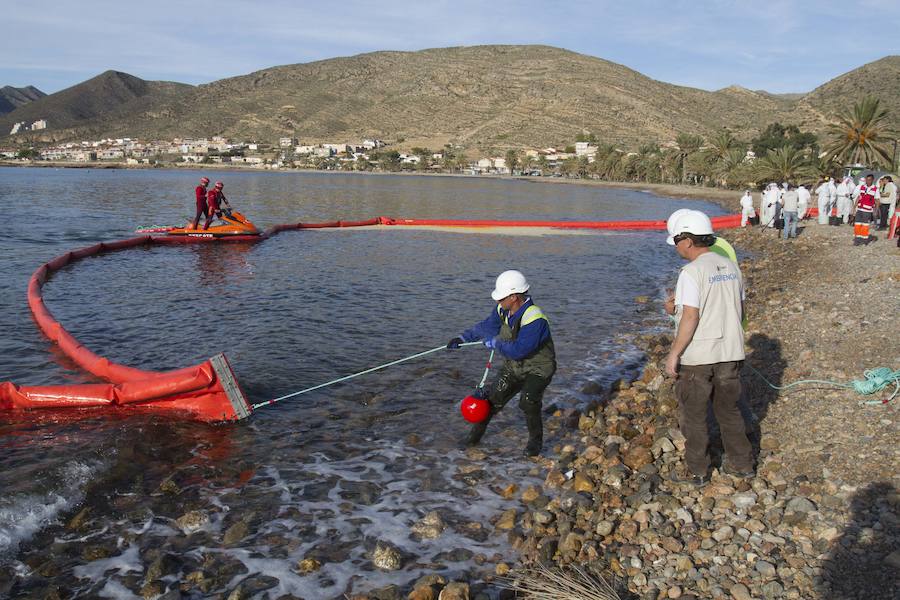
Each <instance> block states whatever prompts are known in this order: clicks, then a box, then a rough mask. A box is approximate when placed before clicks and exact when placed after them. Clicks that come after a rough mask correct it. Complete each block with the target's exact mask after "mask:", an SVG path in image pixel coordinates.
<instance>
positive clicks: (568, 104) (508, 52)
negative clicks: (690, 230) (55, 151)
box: [0, 45, 900, 148]
mask: <svg viewBox="0 0 900 600" xmlns="http://www.w3.org/2000/svg"><path fill="white" fill-rule="evenodd" d="M894 75H896V78H894V79H892V77H894ZM896 81H900V57H895V56H894V57H892V56H888V57H885V58H883V59H880V60H878V61H875V62H873V63H869V64H867V65H863V66H862V67H860V68H858V69H855V70H853V71H850V72H848V73H845V74H843V75H841V76H839V77H837V78H835V79H833V80H831V81H829V82H826V83H824V84H822V85H821V86H819V87H818V88H816V89H815V90H813V91H812V92H810V93H809V94H805V95H802V96H801V97H799V98H797V97H794V95H787V94H785V95H779V94H770V93H768V92H763V91H753V90H749V89H746V88H744V87H742V86H739V85H732V86H728V87H726V88H722V89H720V90H717V91H712V92H710V91H706V90H700V89H696V88H690V87H687V86H679V85H674V84H670V83H666V82H661V81H657V80H654V79H652V78H650V77H647V76H646V75H643V74H641V73H639V72H638V71H635V70H633V69H630V68H629V67H627V66H625V65H620V64H617V63H614V62H611V61H608V60H605V59H602V58H597V57H592V56H588V55H584V54H579V53H576V52H571V51H569V50H564V49H560V48H554V47H551V46H537V45H504V46H497V45H490V46H457V47H450V48H430V49H425V50H419V51H412V52H410V51H390V50H388V51H379V52H371V53H366V54H359V55H355V56H347V57H339V58H330V59H325V60H319V61H314V62H309V63H296V64H288V65H279V66H274V67H269V68H267V69H261V70H258V71H254V72H252V73H248V74H246V75H239V76H236V77H230V78H226V79H221V80H218V81H214V82H211V83H207V84H202V85H198V86H188V85H185V84H178V83H173V82H147V81H144V80H141V79H139V78H136V77H134V76H131V75H128V74H125V73H119V72H115V71H107V72H105V73H103V74H101V75H98V76H97V77H95V78H92V79H91V80H88V81H87V82H83V83H82V84H78V85H76V86H73V87H71V88H68V89H67V90H62V91H60V92H57V93H56V94H51V95H50V96H47V97H45V98H42V99H39V100H36V101H34V102H32V103H29V104H28V105H25V106H23V107H21V108H18V109H16V110H15V111H13V112H12V113H10V114H8V115H5V116H2V117H0V132H3V131H4V130H5V131H9V129H8V128H7V125H8V123H10V122H11V121H12V120H28V119H31V118H47V119H48V121H49V124H50V126H49V127H48V130H47V131H46V132H42V135H41V139H47V140H54V139H67V137H68V139H75V138H79V137H85V136H91V135H93V136H95V137H107V136H117V137H118V136H123V135H131V136H132V137H149V138H156V139H171V138H173V137H180V136H187V137H206V136H212V135H224V136H227V137H229V138H233V139H257V140H275V139H277V138H278V137H282V136H285V137H286V136H290V137H297V138H300V139H301V140H319V141H323V140H328V139H331V140H350V139H359V138H362V137H378V138H381V139H386V140H397V139H400V138H405V139H407V140H409V139H415V140H421V141H422V144H423V145H426V144H436V145H437V146H441V145H443V143H445V142H453V143H458V144H462V145H469V146H477V147H484V148H494V147H497V148H502V147H523V146H547V145H561V144H567V143H571V140H573V139H574V137H575V136H576V135H578V134H579V133H582V132H583V131H590V132H593V133H595V134H596V135H597V136H598V137H599V138H600V139H601V140H602V141H606V142H613V143H616V144H620V145H626V146H629V147H636V146H637V145H640V144H642V143H659V142H663V141H666V140H671V139H674V138H675V137H676V136H677V134H678V133H698V134H701V135H704V136H710V135H713V134H715V132H717V131H719V130H721V129H722V128H723V127H724V128H728V129H730V130H731V131H732V132H733V133H735V135H737V136H739V137H743V138H747V139H749V137H750V136H753V135H754V134H755V133H758V132H759V131H760V130H761V129H763V128H764V127H765V126H766V125H767V124H769V123H771V122H772V121H781V122H782V123H785V124H796V125H798V126H799V127H801V128H802V129H806V130H810V131H814V132H817V133H821V132H823V131H824V130H825V126H826V124H827V122H828V120H829V119H830V116H831V114H832V113H834V112H836V111H837V110H841V109H843V108H847V107H849V106H850V105H851V104H852V101H850V100H849V98H850V97H851V96H853V97H855V96H854V94H850V93H849V92H848V90H851V91H853V90H857V91H858V90H862V91H868V92H869V93H875V94H876V95H878V94H881V95H882V96H884V97H885V98H886V100H885V104H886V105H888V108H889V109H891V113H892V123H893V124H896V123H897V120H898V117H900V106H896V103H897V102H898V100H895V99H897V98H900V89H897V90H895V89H894V88H896V87H897V84H896V83H895V82H896ZM895 92H896V93H895ZM845 100H846V102H845ZM49 109H52V111H50V112H52V113H54V114H41V111H42V110H43V111H45V112H47V111H48V110H49ZM26 115H27V118H25V116H26Z"/></svg>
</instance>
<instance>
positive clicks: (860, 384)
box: [745, 363, 900, 404]
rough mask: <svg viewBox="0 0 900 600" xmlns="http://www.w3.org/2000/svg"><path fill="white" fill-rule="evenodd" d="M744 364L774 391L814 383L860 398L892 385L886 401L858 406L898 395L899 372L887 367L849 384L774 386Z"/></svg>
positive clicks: (818, 381)
mask: <svg viewBox="0 0 900 600" xmlns="http://www.w3.org/2000/svg"><path fill="white" fill-rule="evenodd" d="M745 364H746V365H747V368H748V369H750V370H751V371H753V372H754V373H756V374H757V375H759V377H760V379H762V380H763V381H765V382H766V384H768V386H769V387H771V388H772V389H775V390H786V389H788V388H792V387H794V386H795V385H801V384H805V383H816V384H820V385H831V386H835V387H842V388H847V389H851V390H853V391H854V392H856V393H857V394H860V395H861V396H870V395H872V394H877V393H878V392H880V391H881V390H883V389H885V388H887V387H888V386H889V385H891V384H893V385H894V393H893V394H891V395H890V397H888V398H887V399H886V400H866V401H863V402H860V404H887V403H888V402H890V401H891V400H893V399H894V398H895V397H896V396H897V394H898V393H900V370H896V371H892V370H891V369H888V368H887V367H877V368H875V369H868V370H866V371H863V377H865V379H855V380H853V381H851V382H850V383H841V382H839V381H827V380H823V379H802V380H800V381H795V382H793V383H789V384H787V385H775V384H774V383H772V382H771V381H769V380H768V379H766V377H765V375H763V374H762V373H760V372H759V371H758V370H756V369H755V368H753V366H752V365H750V364H748V363H745Z"/></svg>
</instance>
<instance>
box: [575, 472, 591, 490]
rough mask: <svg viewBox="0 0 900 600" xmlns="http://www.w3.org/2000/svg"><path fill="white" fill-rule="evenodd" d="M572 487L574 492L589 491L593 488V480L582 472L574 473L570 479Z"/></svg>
mask: <svg viewBox="0 0 900 600" xmlns="http://www.w3.org/2000/svg"><path fill="white" fill-rule="evenodd" d="M572 489H574V490H575V491H576V492H591V491H593V490H594V482H593V481H592V480H591V478H590V477H588V476H587V475H585V474H584V473H576V474H575V477H574V478H573V480H572Z"/></svg>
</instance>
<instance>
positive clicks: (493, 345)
mask: <svg viewBox="0 0 900 600" xmlns="http://www.w3.org/2000/svg"><path fill="white" fill-rule="evenodd" d="M499 343H500V338H491V339H489V340H484V347H485V348H489V349H491V350H496V349H497V345H498V344H499Z"/></svg>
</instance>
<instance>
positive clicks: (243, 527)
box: [222, 521, 250, 546]
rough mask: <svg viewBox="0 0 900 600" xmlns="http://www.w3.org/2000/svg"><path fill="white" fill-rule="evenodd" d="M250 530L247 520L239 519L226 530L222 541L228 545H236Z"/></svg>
mask: <svg viewBox="0 0 900 600" xmlns="http://www.w3.org/2000/svg"><path fill="white" fill-rule="evenodd" d="M249 531H250V528H249V527H248V526H247V523H246V522H244V521H238V522H237V523H235V524H234V525H232V526H231V527H229V528H228V529H226V530H225V534H224V535H223V536H222V543H223V544H225V545H226V546H234V545H235V544H237V543H238V542H240V541H241V540H242V539H244V538H245V537H247V534H248V533H249Z"/></svg>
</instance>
